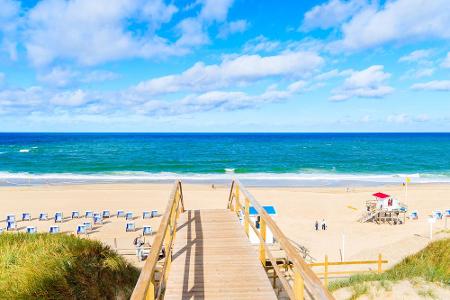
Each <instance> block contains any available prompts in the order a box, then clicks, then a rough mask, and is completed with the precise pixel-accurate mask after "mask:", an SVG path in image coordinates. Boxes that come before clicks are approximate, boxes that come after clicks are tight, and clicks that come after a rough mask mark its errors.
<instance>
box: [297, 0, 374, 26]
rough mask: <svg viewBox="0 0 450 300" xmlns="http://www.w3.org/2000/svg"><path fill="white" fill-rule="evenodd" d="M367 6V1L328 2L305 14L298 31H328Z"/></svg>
mask: <svg viewBox="0 0 450 300" xmlns="http://www.w3.org/2000/svg"><path fill="white" fill-rule="evenodd" d="M367 5H368V1H367V0H350V1H343V0H330V1H328V2H326V3H324V4H321V5H317V6H314V7H313V8H312V9H311V10H310V11H308V12H306V13H305V16H304V19H303V24H302V25H301V26H300V30H302V31H309V30H312V29H316V28H320V29H328V28H332V27H335V26H337V25H340V24H342V23H343V22H345V21H347V20H348V19H349V18H350V17H351V16H353V15H354V14H355V13H356V12H358V11H360V10H361V9H362V8H363V7H366V6H367Z"/></svg>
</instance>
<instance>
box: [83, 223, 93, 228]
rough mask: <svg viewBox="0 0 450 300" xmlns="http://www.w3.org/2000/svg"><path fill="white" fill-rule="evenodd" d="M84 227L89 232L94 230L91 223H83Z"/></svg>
mask: <svg viewBox="0 0 450 300" xmlns="http://www.w3.org/2000/svg"><path fill="white" fill-rule="evenodd" d="M83 225H84V226H85V227H86V229H87V230H92V223H91V222H83Z"/></svg>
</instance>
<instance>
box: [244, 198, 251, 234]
mask: <svg viewBox="0 0 450 300" xmlns="http://www.w3.org/2000/svg"><path fill="white" fill-rule="evenodd" d="M249 221H250V200H248V198H247V197H246V198H245V215H244V228H245V233H246V234H247V236H249V232H248V229H249V226H250V224H249V223H248V222H249Z"/></svg>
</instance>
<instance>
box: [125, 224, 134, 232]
mask: <svg viewBox="0 0 450 300" xmlns="http://www.w3.org/2000/svg"><path fill="white" fill-rule="evenodd" d="M125 231H126V232H131V231H136V226H135V224H134V223H127V224H126V227H125Z"/></svg>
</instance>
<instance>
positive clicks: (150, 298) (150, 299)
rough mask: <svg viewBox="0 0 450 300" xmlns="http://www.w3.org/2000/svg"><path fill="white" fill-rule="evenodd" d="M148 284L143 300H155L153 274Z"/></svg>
mask: <svg viewBox="0 0 450 300" xmlns="http://www.w3.org/2000/svg"><path fill="white" fill-rule="evenodd" d="M151 276H152V277H151V278H150V283H149V285H148V289H147V294H146V295H145V300H155V278H154V277H153V276H155V275H154V274H152V275H151Z"/></svg>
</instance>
